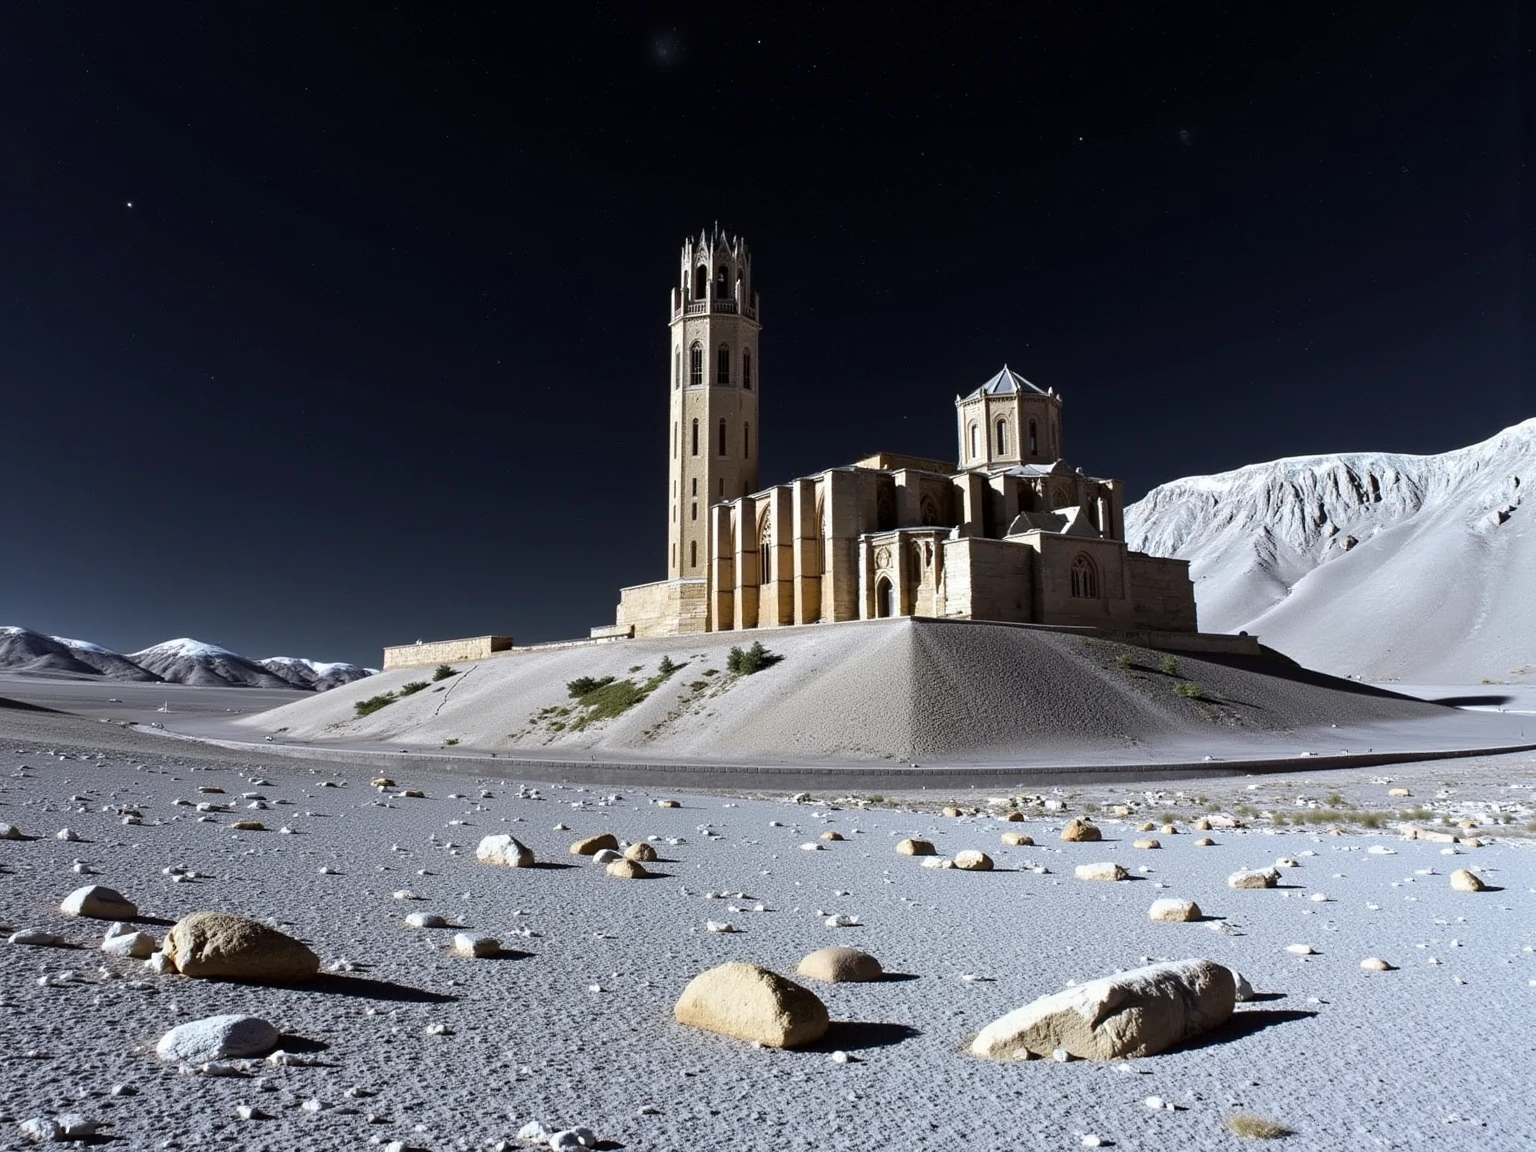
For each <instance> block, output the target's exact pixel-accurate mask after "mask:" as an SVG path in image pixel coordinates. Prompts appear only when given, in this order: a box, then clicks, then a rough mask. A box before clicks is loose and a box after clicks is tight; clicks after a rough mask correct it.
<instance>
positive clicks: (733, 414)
mask: <svg viewBox="0 0 1536 1152" xmlns="http://www.w3.org/2000/svg"><path fill="white" fill-rule="evenodd" d="M760 315H761V313H760V309H759V298H758V294H757V291H756V284H755V280H754V277H753V272H752V255H751V252H750V251H749V250H748V248H747V245H746V243H745V241H743V240H742V239H740V238H739V237H731V236H727V235H725V234H722V233H720V232H718V231H716V232H715V233H713V234H711V233H705V232H701V233H700V234H699V236H698V237H697V239H689V240H687V241H685V242H684V244H683V249H682V259H681V261H680V264H679V270H678V278H677V282H676V283H675V284H673V286H672V291H671V298H670V310H669V316H670V325H671V342H670V352H669V363H668V365H667V367H668V397H669V404H668V410H669V418H668V429H667V453H668V455H667V459H668V476H667V578H666V579H665V580H661V581H658V582H656V583H654V584H642V585H639V586H637V587H633V588H625V589H623V590H622V591H621V593H620V602H619V606H618V616H617V621H616V623H615V624H614V625H613V626H611V627H609V626H605V627H601V628H594V629H593V630H592V631H593V635H594V636H671V635H678V634H682V633H690V632H722V631H734V630H747V629H756V628H774V627H783V626H785V625H794V624H815V623H819V622H823V621H834V620H867V619H876V618H879V617H890V616H922V617H933V618H940V619H962V620H990V621H1004V622H1010V623H1019V624H1039V625H1048V626H1050V625H1055V626H1078V627H1082V626H1089V627H1098V628H1102V629H1105V630H1108V631H1111V632H1126V631H1132V630H1135V631H1143V632H1146V631H1151V632H1183V633H1191V632H1194V631H1195V630H1196V622H1195V598H1194V586H1193V585H1192V584H1191V582H1190V579H1189V565H1188V563H1187V562H1186V561H1183V560H1166V559H1161V558H1159V557H1154V556H1148V555H1145V554H1143V553H1140V552H1132V551H1130V549H1128V548H1127V547H1126V545H1125V525H1124V521H1123V507H1124V499H1123V488H1122V485H1121V483H1120V482H1119V481H1118V480H1103V479H1099V478H1097V477H1093V476H1089V475H1087V474H1086V473H1085V472H1084V471H1083V470H1082V469H1081V468H1073V467H1071V466H1070V465H1069V464H1067V462H1066V460H1065V458H1064V456H1065V449H1064V446H1063V445H1064V441H1063V438H1062V407H1063V404H1062V398H1061V396H1060V395H1059V394H1058V393H1057V392H1056V390H1055V389H1054V388H1044V389H1042V388H1040V387H1038V386H1037V385H1035V384H1032V383H1030V382H1029V381H1028V380H1026V379H1025V378H1024V377H1023V376H1021V375H1020V374H1019V373H1017V372H1015V371H1013V370H1012V369H1010V368H1008V367H1006V366H1005V367H1004V368H1003V369H1002V371H1000V372H998V373H997V375H995V376H993V377H992V378H991V379H990V380H987V381H985V382H984V383H980V384H978V385H975V386H973V387H971V388H970V389H969V390H968V391H966V392H965V394H964V395H957V396H956V397H955V432H956V439H957V444H956V462H955V463H950V462H948V461H944V460H928V459H922V458H919V457H914V456H903V455H899V454H895V453H888V452H881V453H878V454H876V455H873V456H867V457H865V458H864V459H862V460H856V461H854V462H853V463H852V464H848V465H845V466H842V467H835V468H828V469H827V470H826V471H824V472H819V473H816V474H815V475H812V476H802V477H799V478H798V479H795V480H791V481H789V482H788V483H785V484H776V485H773V486H771V487H768V488H762V487H759V477H758V459H759V453H758V435H759V429H760V423H759V420H758V397H759V395H760V394H761V391H762V386H763V381H762V374H761V372H760V371H759V370H758V364H759V359H758V341H759V337H760V335H761V332H762V325H761V322H760V319H759V317H760Z"/></svg>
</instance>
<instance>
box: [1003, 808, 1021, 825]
mask: <svg viewBox="0 0 1536 1152" xmlns="http://www.w3.org/2000/svg"><path fill="white" fill-rule="evenodd" d="M1003 819H1004V820H1006V821H1008V823H1010V824H1022V823H1024V813H1022V812H1020V811H1019V810H1018V809H1017V808H1014V809H1012V810H1010V811H1009V812H1008V814H1007V815H1005V816H1004V817H1003Z"/></svg>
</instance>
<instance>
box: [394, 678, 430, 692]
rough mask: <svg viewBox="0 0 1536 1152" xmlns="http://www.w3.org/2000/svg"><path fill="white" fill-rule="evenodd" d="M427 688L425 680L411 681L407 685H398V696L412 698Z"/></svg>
mask: <svg viewBox="0 0 1536 1152" xmlns="http://www.w3.org/2000/svg"><path fill="white" fill-rule="evenodd" d="M428 687H430V685H429V684H428V683H427V682H426V681H425V680H412V681H411V682H410V683H409V684H402V685H400V695H401V696H414V695H416V693H418V692H421V691H423V690H424V689H426V688H428Z"/></svg>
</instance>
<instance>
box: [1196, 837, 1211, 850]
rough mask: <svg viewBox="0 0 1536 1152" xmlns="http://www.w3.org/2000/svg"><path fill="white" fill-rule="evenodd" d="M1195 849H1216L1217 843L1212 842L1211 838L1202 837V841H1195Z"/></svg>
mask: <svg viewBox="0 0 1536 1152" xmlns="http://www.w3.org/2000/svg"><path fill="white" fill-rule="evenodd" d="M1195 847H1196V848H1214V847H1216V841H1214V840H1212V839H1211V838H1210V837H1209V836H1202V837H1200V839H1198V840H1196V841H1195Z"/></svg>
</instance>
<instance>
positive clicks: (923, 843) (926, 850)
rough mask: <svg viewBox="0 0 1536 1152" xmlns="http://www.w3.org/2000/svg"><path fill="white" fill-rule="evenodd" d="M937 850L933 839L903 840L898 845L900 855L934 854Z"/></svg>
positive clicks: (897, 849)
mask: <svg viewBox="0 0 1536 1152" xmlns="http://www.w3.org/2000/svg"><path fill="white" fill-rule="evenodd" d="M937 851H938V849H936V848H935V847H934V846H933V841H931V840H903V841H901V842H900V843H899V844H897V845H896V855H898V856H932V855H934V853H935V852H937Z"/></svg>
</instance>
